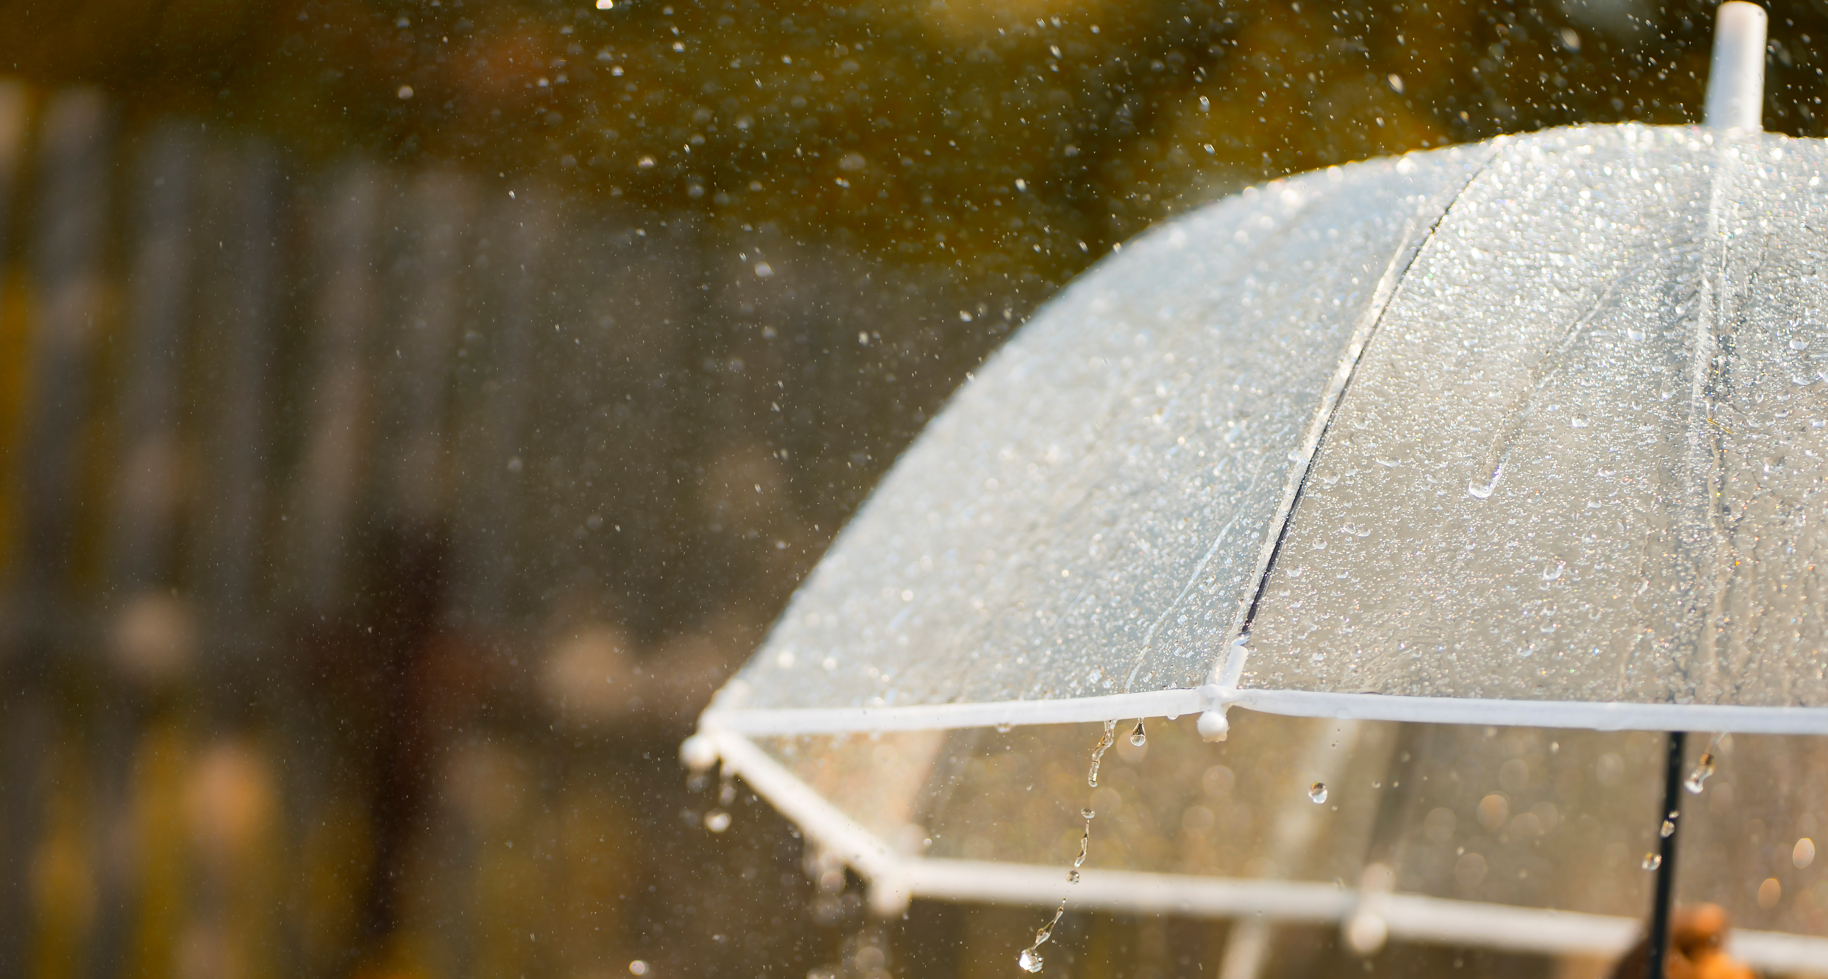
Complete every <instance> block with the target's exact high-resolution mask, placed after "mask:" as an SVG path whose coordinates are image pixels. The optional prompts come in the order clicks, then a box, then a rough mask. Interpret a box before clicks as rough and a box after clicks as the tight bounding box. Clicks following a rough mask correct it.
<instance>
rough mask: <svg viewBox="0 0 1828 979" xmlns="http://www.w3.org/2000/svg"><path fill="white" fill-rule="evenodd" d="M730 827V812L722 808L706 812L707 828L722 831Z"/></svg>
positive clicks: (712, 830) (717, 831) (714, 831)
mask: <svg viewBox="0 0 1828 979" xmlns="http://www.w3.org/2000/svg"><path fill="white" fill-rule="evenodd" d="M729 828H730V814H729V813H727V812H725V811H723V810H722V809H713V810H711V811H710V812H707V813H705V829H708V830H710V831H711V832H713V833H721V832H723V831H724V830H727V829H729Z"/></svg>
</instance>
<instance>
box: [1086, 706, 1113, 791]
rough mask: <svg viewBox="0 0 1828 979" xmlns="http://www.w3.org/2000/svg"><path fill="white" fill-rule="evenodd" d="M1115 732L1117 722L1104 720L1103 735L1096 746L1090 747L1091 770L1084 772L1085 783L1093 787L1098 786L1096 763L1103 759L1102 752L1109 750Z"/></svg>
mask: <svg viewBox="0 0 1828 979" xmlns="http://www.w3.org/2000/svg"><path fill="white" fill-rule="evenodd" d="M1116 732H1117V722H1116V721H1105V722H1104V737H1102V738H1099V739H1098V746H1097V747H1095V748H1093V749H1092V770H1091V771H1089V772H1087V773H1086V775H1085V784H1087V785H1089V786H1091V787H1092V788H1094V789H1095V788H1097V787H1098V765H1099V763H1100V762H1102V761H1104V753H1105V752H1106V751H1109V750H1110V749H1111V744H1112V743H1113V742H1115V741H1116V740H1117V734H1116Z"/></svg>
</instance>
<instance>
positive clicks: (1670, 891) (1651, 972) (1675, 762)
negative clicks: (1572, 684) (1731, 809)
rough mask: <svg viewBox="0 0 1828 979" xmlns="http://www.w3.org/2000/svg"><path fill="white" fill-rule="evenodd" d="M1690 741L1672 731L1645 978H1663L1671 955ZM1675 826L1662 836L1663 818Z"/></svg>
mask: <svg viewBox="0 0 1828 979" xmlns="http://www.w3.org/2000/svg"><path fill="white" fill-rule="evenodd" d="M1687 740H1688V737H1687V735H1686V734H1685V733H1684V732H1682V731H1671V732H1669V757H1668V760H1667V764H1666V767H1665V768H1664V769H1663V808H1662V810H1661V811H1659V812H1658V813H1657V834H1658V836H1659V839H1658V841H1657V844H1658V845H1657V854H1658V863H1657V896H1656V898H1655V903H1654V904H1652V905H1651V908H1650V948H1649V952H1650V955H1649V957H1648V959H1647V960H1646V961H1645V969H1644V975H1645V979H1663V960H1664V958H1665V957H1666V956H1668V954H1669V912H1670V909H1671V908H1672V907H1673V906H1674V904H1675V891H1676V830H1679V829H1680V828H1681V819H1680V818H1679V816H1680V813H1681V811H1682V760H1683V750H1682V749H1683V748H1684V747H1685V745H1686V742H1687ZM1666 819H1667V820H1669V821H1670V824H1671V826H1672V827H1674V828H1673V829H1672V830H1671V832H1670V834H1669V835H1668V836H1663V835H1662V828H1663V821H1664V820H1666Z"/></svg>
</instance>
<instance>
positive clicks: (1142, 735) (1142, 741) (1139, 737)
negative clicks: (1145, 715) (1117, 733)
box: [1130, 720, 1149, 748]
mask: <svg viewBox="0 0 1828 979" xmlns="http://www.w3.org/2000/svg"><path fill="white" fill-rule="evenodd" d="M1130 743H1131V744H1133V745H1135V746H1136V747H1138V748H1140V747H1142V746H1143V745H1146V744H1148V743H1149V734H1148V732H1147V731H1144V730H1143V722H1142V721H1140V720H1139V721H1137V722H1136V730H1134V731H1131V732H1130Z"/></svg>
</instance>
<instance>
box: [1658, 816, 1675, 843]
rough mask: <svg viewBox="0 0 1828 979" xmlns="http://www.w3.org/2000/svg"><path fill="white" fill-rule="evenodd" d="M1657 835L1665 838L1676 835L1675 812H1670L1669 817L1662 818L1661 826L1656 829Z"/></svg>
mask: <svg viewBox="0 0 1828 979" xmlns="http://www.w3.org/2000/svg"><path fill="white" fill-rule="evenodd" d="M1657 835H1658V836H1661V837H1662V838H1664V839H1666V840H1667V839H1669V838H1670V837H1672V836H1674V835H1676V814H1675V813H1673V812H1672V813H1670V814H1669V818H1668V819H1665V820H1663V825H1662V827H1661V828H1659V829H1658V830H1657Z"/></svg>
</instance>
